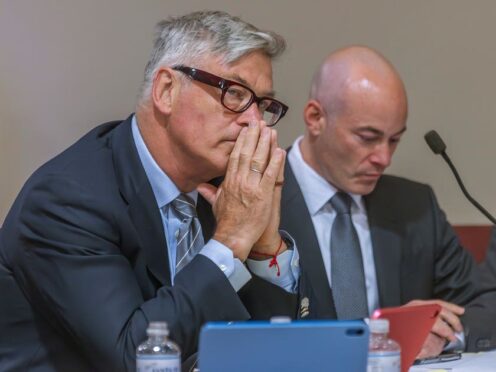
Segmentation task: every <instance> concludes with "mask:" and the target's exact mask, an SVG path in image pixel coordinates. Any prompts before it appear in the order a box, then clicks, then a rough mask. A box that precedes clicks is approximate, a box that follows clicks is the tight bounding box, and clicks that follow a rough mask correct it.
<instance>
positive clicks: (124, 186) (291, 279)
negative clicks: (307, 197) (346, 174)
mask: <svg viewBox="0 0 496 372" xmlns="http://www.w3.org/2000/svg"><path fill="white" fill-rule="evenodd" d="M284 46H285V44H284V41H283V39H282V38H281V37H280V36H278V35H276V34H274V33H272V32H265V31H261V30H258V29H257V28H255V27H254V26H252V25H249V24H247V23H245V22H243V21H241V20H240V19H238V18H235V17H231V16H230V15H228V14H226V13H222V12H196V13H192V14H189V15H186V16H183V17H177V18H170V19H168V20H165V21H163V22H161V23H159V25H158V32H157V37H156V41H155V45H154V49H153V52H152V55H151V58H150V61H149V63H148V65H147V67H146V70H145V79H144V83H143V87H142V90H141V95H140V99H139V103H138V105H137V108H136V114H135V115H131V116H130V117H129V118H128V119H127V120H125V121H122V122H112V123H107V124H104V125H102V126H99V127H97V128H95V129H94V130H92V131H91V132H90V133H88V134H87V135H86V136H84V137H83V138H82V139H81V140H80V141H78V142H77V143H76V144H75V145H73V146H71V147H70V148H69V149H68V150H66V151H65V152H63V153H62V154H61V155H59V156H57V157H56V158H55V159H53V160H51V161H49V162H48V163H47V164H45V165H44V166H42V167H41V168H40V169H39V170H38V171H36V172H35V174H34V175H33V176H32V177H31V178H30V179H29V180H28V182H27V183H26V185H25V187H24V188H23V190H22V191H21V193H20V195H19V197H18V198H17V200H16V202H15V203H14V205H13V207H12V209H11V211H10V213H9V215H8V216H7V218H6V221H5V224H4V226H3V229H2V231H1V233H0V292H1V293H2V298H3V300H2V301H1V305H0V334H1V335H2V337H1V341H0V369H2V370H31V369H36V368H40V370H43V371H52V370H64V371H65V370H71V371H77V370H84V371H87V370H91V371H94V370H104V369H105V370H109V371H118V370H127V369H133V368H134V354H135V348H136V346H137V345H138V344H139V343H140V342H141V341H142V340H143V339H144V338H145V329H146V327H147V324H148V323H149V322H150V321H156V320H162V321H167V322H168V323H169V328H170V329H171V337H172V338H173V339H174V340H175V341H177V342H178V343H179V345H180V346H181V349H182V352H183V358H187V357H188V356H190V355H191V354H192V353H194V351H195V349H196V347H197V340H198V333H199V330H200V327H201V325H202V324H203V323H205V322H206V321H209V320H236V319H248V318H250V317H268V316H270V315H272V314H275V313H277V314H280V313H290V315H292V314H291V313H293V309H295V308H296V307H295V303H296V302H295V301H296V296H295V295H294V294H293V293H294V292H295V291H296V283H297V280H298V276H299V272H298V267H297V265H295V263H296V262H297V257H296V256H297V251H296V250H295V249H294V247H293V245H294V244H293V243H292V240H291V238H290V237H288V236H284V234H283V236H281V235H280V233H279V231H278V227H279V202H280V189H281V187H280V184H281V179H282V173H283V167H284V159H285V152H284V151H283V150H282V149H280V148H279V147H278V145H277V140H276V134H275V131H274V130H273V129H271V128H269V126H272V125H274V124H275V123H276V122H277V121H278V120H279V119H280V118H281V117H282V116H284V114H285V112H286V110H287V107H286V106H285V105H284V104H282V103H281V102H279V101H277V100H276V99H274V98H273V90H272V67H271V59H272V58H274V57H276V56H278V55H279V54H280V53H281V52H282V51H283V49H284ZM219 176H224V180H223V182H222V184H221V185H220V186H219V187H218V188H217V186H218V185H217V186H215V185H214V184H209V183H207V182H208V181H210V180H212V179H214V178H216V177H219ZM197 190H198V191H197ZM198 192H199V193H200V194H201V196H199V195H198ZM210 204H211V205H212V206H213V208H212V210H213V214H212V210H211V208H210ZM195 206H196V208H195ZM288 248H289V249H288ZM248 256H250V257H251V258H252V260H247V258H248ZM273 256H276V261H277V265H273V263H274V260H269V259H267V258H268V257H273ZM257 260H258V261H257ZM246 261H250V262H248V266H250V272H251V273H250V272H249V271H248V270H247V269H246V267H245V265H244V264H243V262H246ZM269 263H272V265H270V266H269ZM252 273H253V274H252Z"/></svg>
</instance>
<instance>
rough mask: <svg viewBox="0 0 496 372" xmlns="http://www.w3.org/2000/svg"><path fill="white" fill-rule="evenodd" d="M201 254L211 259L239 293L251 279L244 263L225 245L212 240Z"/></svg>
mask: <svg viewBox="0 0 496 372" xmlns="http://www.w3.org/2000/svg"><path fill="white" fill-rule="evenodd" d="M200 254H202V255H204V256H205V257H207V258H208V259H210V260H211V261H212V262H213V263H214V264H216V265H217V267H218V268H219V269H220V270H221V271H222V272H223V273H224V275H225V276H226V277H227V279H228V280H229V282H230V283H231V285H232V287H233V288H234V290H235V291H236V292H237V291H239V290H240V289H241V288H242V287H243V286H244V285H245V284H246V283H248V281H249V280H250V279H251V274H250V272H249V271H248V269H247V268H246V267H245V265H243V263H242V262H241V261H240V260H239V259H237V258H234V255H233V252H232V251H231V250H230V249H229V248H227V247H226V246H225V245H224V244H222V243H220V242H218V241H217V240H215V239H210V240H209V241H208V242H207V244H205V245H204V246H203V248H202V249H201V251H200Z"/></svg>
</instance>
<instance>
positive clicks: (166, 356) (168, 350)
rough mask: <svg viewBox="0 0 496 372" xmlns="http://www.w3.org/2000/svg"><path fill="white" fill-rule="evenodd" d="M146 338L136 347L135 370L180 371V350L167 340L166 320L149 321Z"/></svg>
mask: <svg viewBox="0 0 496 372" xmlns="http://www.w3.org/2000/svg"><path fill="white" fill-rule="evenodd" d="M146 334H147V336H148V339H147V340H146V341H145V342H143V343H142V344H141V345H139V346H138V348H137V349H136V370H137V372H181V350H180V349H179V346H177V345H176V344H175V343H174V342H172V341H171V340H169V338H168V336H169V328H168V327H167V323H166V322H150V324H149V325H148V328H147V330H146Z"/></svg>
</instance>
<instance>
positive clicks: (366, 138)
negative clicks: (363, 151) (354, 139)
mask: <svg viewBox="0 0 496 372" xmlns="http://www.w3.org/2000/svg"><path fill="white" fill-rule="evenodd" d="M358 138H360V140H361V141H363V142H366V143H372V142H375V141H377V137H375V136H364V135H363V134H359V135H358Z"/></svg>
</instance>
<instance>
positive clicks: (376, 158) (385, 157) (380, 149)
mask: <svg viewBox="0 0 496 372" xmlns="http://www.w3.org/2000/svg"><path fill="white" fill-rule="evenodd" d="M393 152H394V150H393V149H392V148H391V146H390V145H389V143H387V142H384V143H381V144H379V145H377V146H376V148H375V149H374V152H373V153H372V156H371V157H370V161H371V162H372V163H374V164H376V165H379V166H380V167H381V168H383V169H385V168H387V167H389V166H390V165H391V158H392V157H393Z"/></svg>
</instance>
